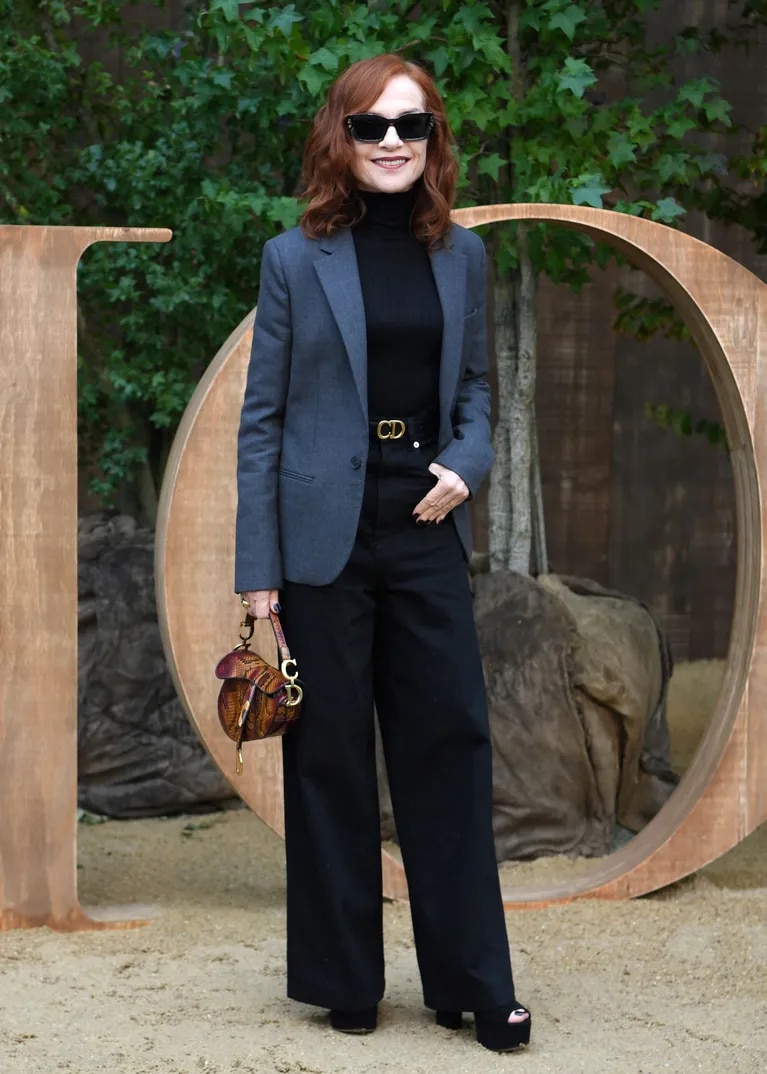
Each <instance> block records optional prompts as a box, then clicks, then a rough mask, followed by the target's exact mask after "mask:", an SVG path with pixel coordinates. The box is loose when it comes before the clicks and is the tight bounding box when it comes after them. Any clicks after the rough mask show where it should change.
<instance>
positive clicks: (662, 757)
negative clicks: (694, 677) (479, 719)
mask: <svg viewBox="0 0 767 1074" xmlns="http://www.w3.org/2000/svg"><path fill="white" fill-rule="evenodd" d="M475 616H476V620H477V629H478V633H479V639H480V648H481V650H482V660H483V666H484V670H485V679H486V683H487V691H488V704H489V708H490V724H491V731H492V736H493V745H494V751H495V754H494V803H495V806H494V829H495V837H496V850H497V854H498V858H499V860H503V859H510V858H513V859H524V858H536V857H539V856H542V855H546V854H571V855H580V856H584V857H592V856H596V855H601V854H606V853H608V852H609V850H610V849H611V843H612V839H613V835H614V832H615V829H616V826H617V825H619V826H620V827H622V828H624V829H628V830H629V831H634V832H635V831H638V830H640V828H641V827H643V826H644V824H646V823H647V821H648V820H650V819H651V818H652V816H654V814H655V813H656V812H657V810H658V809H659V808H660V806H661V805H662V804H663V802H664V801H665V800H666V799H667V798H668V796H669V795H670V794H671V792H672V791H673V789H674V786H675V785H676V777H675V775H674V774H673V772H672V771H671V767H670V763H669V744H668V728H667V725H666V718H665V700H666V691H667V686H668V680H669V677H670V674H671V658H670V654H669V651H668V646H667V644H666V641H665V638H664V637H663V635H662V632H661V631H660V629H659V627H658V624H657V622H656V621H655V620H654V618H653V616H652V615H651V614H650V613H649V611H648V610H647V609H646V608H644V607H643V606H642V605H641V604H639V603H638V602H637V601H636V600H634V599H633V598H631V597H627V596H625V595H623V594H616V593H614V592H611V591H607V590H604V589H602V588H601V587H600V586H598V585H597V584H596V583H594V582H590V581H587V580H583V579H568V578H557V577H555V576H552V575H548V576H544V577H541V578H539V579H538V580H537V581H536V580H533V579H531V578H527V577H524V576H521V575H517V574H512V573H510V572H496V573H493V574H491V575H480V576H478V577H477V578H476V580H475Z"/></svg>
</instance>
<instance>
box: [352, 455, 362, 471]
mask: <svg viewBox="0 0 767 1074" xmlns="http://www.w3.org/2000/svg"><path fill="white" fill-rule="evenodd" d="M360 466H362V459H361V458H360V457H359V455H352V467H353V468H354V469H355V470H359V468H360Z"/></svg>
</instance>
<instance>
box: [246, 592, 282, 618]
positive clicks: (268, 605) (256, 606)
mask: <svg viewBox="0 0 767 1074" xmlns="http://www.w3.org/2000/svg"><path fill="white" fill-rule="evenodd" d="M240 595H241V597H242V599H243V600H247V601H250V607H249V608H246V609H245V611H246V612H247V613H248V614H249V615H252V616H253V618H254V619H268V618H269V610H270V609H271V610H272V611H275V612H279V610H280V604H279V600H280V594H279V592H278V591H277V590H276V589H253V590H250V591H249V592H247V593H242V594H240Z"/></svg>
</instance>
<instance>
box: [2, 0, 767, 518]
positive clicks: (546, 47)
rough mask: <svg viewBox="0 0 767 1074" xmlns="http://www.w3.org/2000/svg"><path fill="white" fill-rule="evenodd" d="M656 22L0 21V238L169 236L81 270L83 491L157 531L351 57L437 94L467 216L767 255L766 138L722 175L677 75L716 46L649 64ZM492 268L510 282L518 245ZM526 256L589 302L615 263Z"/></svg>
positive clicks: (139, 12)
mask: <svg viewBox="0 0 767 1074" xmlns="http://www.w3.org/2000/svg"><path fill="white" fill-rule="evenodd" d="M659 5H660V0H605V2H604V3H600V4H585V3H581V4H578V3H571V2H569V0H529V2H527V3H512V2H499V3H496V2H491V0H488V2H487V3H457V2H454V0H423V2H422V3H420V4H412V3H410V2H409V0H387V2H386V3H383V2H376V0H372V2H367V3H361V2H356V3H355V2H343V0H324V2H323V3H322V4H317V3H315V2H308V0H295V2H293V3H284V2H283V3H277V4H261V3H238V2H237V0H207V2H206V3H184V4H178V3H176V4H171V5H170V7H172V8H173V13H172V14H173V17H172V19H171V18H170V17H169V15H168V12H165V13H163V9H164V8H165V7H166V5H165V4H164V3H163V2H162V0H142V3H140V4H136V3H134V2H131V0H75V2H64V0H40V2H37V3H33V2H31V0H0V220H2V221H3V222H8V223H47V224H63V223H67V224H83V225H85V224H121V225H122V224H128V225H131V224H133V225H142V226H172V227H173V229H174V240H173V242H172V243H171V244H169V245H168V246H165V247H163V246H143V245H136V246H132V245H127V244H126V245H124V246H122V245H115V246H106V245H101V246H97V247H94V248H93V249H92V250H91V251H89V253H88V254H87V256H86V258H85V259H84V262H83V265H82V267H81V272H80V282H79V288H80V300H81V301H80V317H81V323H80V344H81V357H80V417H81V430H80V432H81V436H80V444H81V452H82V459H83V464H84V466H85V467H86V468H87V469H88V472H89V473H90V474H91V475H94V476H93V480H92V488H93V489H94V490H95V491H96V492H98V493H99V494H101V495H102V496H103V497H104V498H105V499H106V500H107V501H110V500H112V501H114V500H115V499H116V501H117V502H118V503H120V505H121V506H125V505H126V504H127V505H128V506H129V507H130V508H132V509H133V510H135V511H137V512H138V513H140V514H142V515H143V516H144V517H145V518H148V519H150V520H151V519H152V517H153V514H154V509H155V506H156V495H157V489H158V485H159V480H160V478H161V474H162V470H163V466H164V461H165V458H166V455H167V451H168V448H169V444H170V440H171V437H172V433H173V430H174V428H175V425H176V423H177V421H178V419H179V417H180V415H181V413H182V411H183V408H184V406H185V405H186V402H187V400H188V398H189V395H190V393H191V391H192V390H193V387H194V385H195V383H196V381H197V380H198V378H199V376H200V374H201V372H202V370H203V369H204V367H205V365H206V364H207V362H208V361H209V360H210V358H211V356H212V355H213V354H214V353H215V351H216V350H217V349H218V347H219V346H220V345H221V343H222V342H223V340H224V339H225V338H226V337H227V336H228V334H229V333H230V332H231V330H232V329H233V328H234V326H235V325H236V324H237V323H238V322H239V320H240V319H241V317H242V316H243V315H244V314H245V313H246V312H247V310H248V309H250V308H251V307H252V306H253V305H254V303H255V301H256V298H257V289H258V274H259V251H260V249H261V246H262V244H263V242H264V241H265V239H266V238H268V237H269V236H270V235H272V234H274V232H275V231H276V230H278V229H280V228H284V227H289V226H292V225H293V224H294V223H295V222H296V219H297V204H296V201H295V196H296V194H297V193H299V192H300V176H299V172H300V154H301V149H302V146H303V142H304V139H305V135H306V131H307V125H308V122H309V119H310V117H311V115H312V114H313V112H314V110H315V108H316V106H317V103H318V100H319V99H321V97H322V95H323V93H324V91H325V89H326V87H327V86H328V84H329V82H330V81H331V80H332V79H333V77H335V75H336V73H337V72H338V70H339V69H340V68H342V67H343V66H345V65H346V64H348V63H349V62H352V61H354V60H356V59H359V58H361V57H362V56H365V55H370V54H372V53H375V52H378V51H381V50H383V49H391V48H400V49H402V50H403V51H404V53H405V54H406V55H408V56H410V57H412V58H418V59H420V60H422V61H423V62H425V63H426V64H427V65H428V66H430V67H431V68H432V70H433V71H434V73H435V75H436V77H437V79H438V81H439V83H440V87H441V89H442V90H443V92H444V93H445V96H446V100H447V102H448V108H449V114H450V119H451V123H452V125H453V127H454V130H455V132H456V135H457V137H458V140H459V143H460V144H461V147H462V152H461V166H462V187H461V192H460V200H459V204H473V203H476V202H477V201H488V200H531V201H573V202H575V203H576V204H591V205H601V204H606V205H611V206H613V207H615V208H619V209H622V210H624V211H630V212H640V213H645V214H646V215H651V216H653V217H654V218H656V219H661V220H666V221H668V222H673V221H674V220H675V219H676V218H677V217H678V216H679V215H680V214H681V213H682V211H683V209H684V207H686V206H689V207H694V208H697V209H700V210H703V211H706V212H708V213H709V214H710V215H711V216H716V215H719V216H721V217H723V218H729V219H731V220H736V221H740V222H746V223H747V224H750V226H752V227H753V228H754V229H758V228H761V229H762V230H761V232H760V234H761V239H762V241H764V234H765V232H764V226H763V214H761V213H760V212H759V211H758V210H759V202H758V198H759V197H760V196H763V195H761V194H760V189H761V188H760V185H759V184H760V182H761V179H762V177H763V174H764V163H763V162H764V157H763V154H762V152H761V149H763V148H764V146H763V137H764V132H763V131H762V132H754V144H753V148H752V149H751V148H749V147H748V146H747V145H744V143H743V142H742V140H741V143H740V146H739V150H740V151H739V155H738V156H737V158H736V157H735V156H733V158H732V161H730V163H729V166H728V162H727V158H726V155H725V154H724V153H723V152H722V150H721V146H720V145H718V144H715V142H713V141H712V140H711V138H712V136H713V135H714V134H716V133H721V132H722V131H723V130H724V129H725V128H726V127H727V125H728V124H729V107H728V104H727V102H726V101H725V100H724V99H723V98H722V97H721V95H720V94H719V92H718V87H717V86H716V84H715V83H714V81H713V80H712V79H710V78H708V77H697V78H694V79H692V80H690V81H689V82H688V83H685V84H684V85H682V86H681V87H680V84H679V83H678V81H677V80H675V75H674V66H673V61H674V57H682V58H683V57H684V56H685V55H687V54H690V53H692V52H694V51H696V50H697V51H704V52H705V51H708V52H712V51H715V50H716V49H717V48H719V47H721V46H722V43H723V42H724V40H725V35H724V34H723V33H722V31H721V30H717V31H716V32H714V33H711V32H708V33H706V34H704V33H703V32H702V31H699V30H698V29H696V28H694V27H688V28H686V29H684V30H683V31H682V32H679V33H676V34H674V35H669V37H668V39H667V40H664V41H662V42H654V43H652V42H651V43H648V41H647V37H646V17H647V16H648V14H650V13H651V12H652V11H654V10H655V9H657V8H658V7H659ZM150 8H155V9H157V18H156V19H154V20H146V13H147V11H148V10H149V9H150ZM730 8H731V15H732V17H731V19H729V21H728V25H727V28H726V31H727V35H728V39H730V40H731V39H733V38H738V39H739V40H743V39H744V34H746V35H747V31H748V28H749V26H751V25H752V24H753V22H754V20H758V19H761V18H763V17H764V11H763V8H764V4H763V3H732V4H730ZM144 20H146V21H147V22H150V23H151V25H149V26H148V27H147V26H145V25H144ZM169 22H172V28H167V25H168V23H169ZM155 24H156V26H157V27H159V28H153V27H154V26H155ZM163 27H165V28H163ZM629 74H630V75H631V79H633V81H631V79H629V78H628V75H629ZM760 139H761V141H760ZM760 147H761V149H760ZM734 172H737V173H738V174H739V176H740V178H741V179H742V180H745V181H746V191H745V193H744V187H743V183H741V185H740V187H737V184H733V183H732V182H731V181H730V180H731V178H732V176H733V174H734ZM751 188H753V189H751ZM493 254H494V258H495V261H496V265H497V267H498V270H499V274H500V276H501V277H503V278H507V279H511V278H512V277H513V274H514V273H515V272H517V271H518V270H519V245H518V243H517V242H515V241H514V239H513V237H512V235H511V232H509V234H508V235H505V236H503V237H502V238H499V239H497V240H496V241H495V243H494V246H493ZM529 254H530V257H531V265H532V271H533V272H534V273H535V274H539V273H541V272H542V271H545V272H546V274H547V275H548V276H549V277H551V278H552V279H554V280H564V281H566V282H568V283H570V284H571V285H572V286H576V287H578V286H580V285H581V284H582V283H583V282H584V281H585V280H586V279H587V275H588V272H587V269H588V266H589V264H591V263H592V262H593V261H594V260H595V259H596V260H597V261H601V262H604V259H605V256H606V255H605V252H604V251H602V250H600V249H599V248H595V247H594V246H593V245H592V244H590V243H589V242H587V241H586V240H585V239H583V238H582V237H579V236H573V235H568V234H566V233H565V234H563V233H556V234H555V233H553V232H547V231H546V230H545V229H542V228H538V229H535V230H534V231H533V232H532V233H531V235H530V241H529ZM622 316H623V317H624V326H625V327H627V328H628V329H629V330H631V331H633V332H645V333H649V334H651V333H652V332H653V331H655V330H656V329H657V328H662V327H665V322H666V321H667V319H668V311H667V310H664V309H658V308H657V307H656V308H648V307H647V305H646V304H643V303H642V301H641V300H637V301H632V300H631V299H630V298H629V299H628V300H625V301H624V309H623V311H622Z"/></svg>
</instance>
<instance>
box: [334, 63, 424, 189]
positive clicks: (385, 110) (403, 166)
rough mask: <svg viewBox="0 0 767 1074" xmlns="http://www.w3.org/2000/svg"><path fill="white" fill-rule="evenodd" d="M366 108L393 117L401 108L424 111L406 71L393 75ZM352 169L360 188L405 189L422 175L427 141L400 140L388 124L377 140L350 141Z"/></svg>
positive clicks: (421, 97) (397, 115)
mask: <svg viewBox="0 0 767 1074" xmlns="http://www.w3.org/2000/svg"><path fill="white" fill-rule="evenodd" d="M367 111H368V112H375V113H376V115H379V116H386V118H387V119H397V118H398V117H399V116H401V115H403V113H405V112H424V111H426V103H425V101H424V96H423V92H422V90H421V87H420V86H419V85H418V84H417V83H416V82H414V81H413V79H412V78H410V77H409V76H408V75H395V76H394V78H390V79H389V81H388V82H387V83H386V86H385V88H384V91H383V93H382V94H381V96H380V97H379V98H378V100H377V101H375V102H374V103H373V104H372V105H371V106H370V108H368V109H367ZM353 144H354V163H353V164H352V171H353V172H354V176H355V178H356V180H357V182H358V183H359V185H360V188H361V189H362V190H375V191H378V192H379V193H382V194H396V193H398V192H399V191H401V190H409V189H410V188H411V186H412V185H413V183H415V182H416V180H418V179H420V178H421V176H422V175H423V170H424V168H425V167H426V147H427V146H428V144H429V142H428V139H425V140H424V141H421V142H403V141H402V140H401V138H400V136H399V135H398V134H397V131H396V130H395V128H394V127H389V128H388V130H387V131H386V134H385V135H384V137H383V141H381V142H354V143H353Z"/></svg>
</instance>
